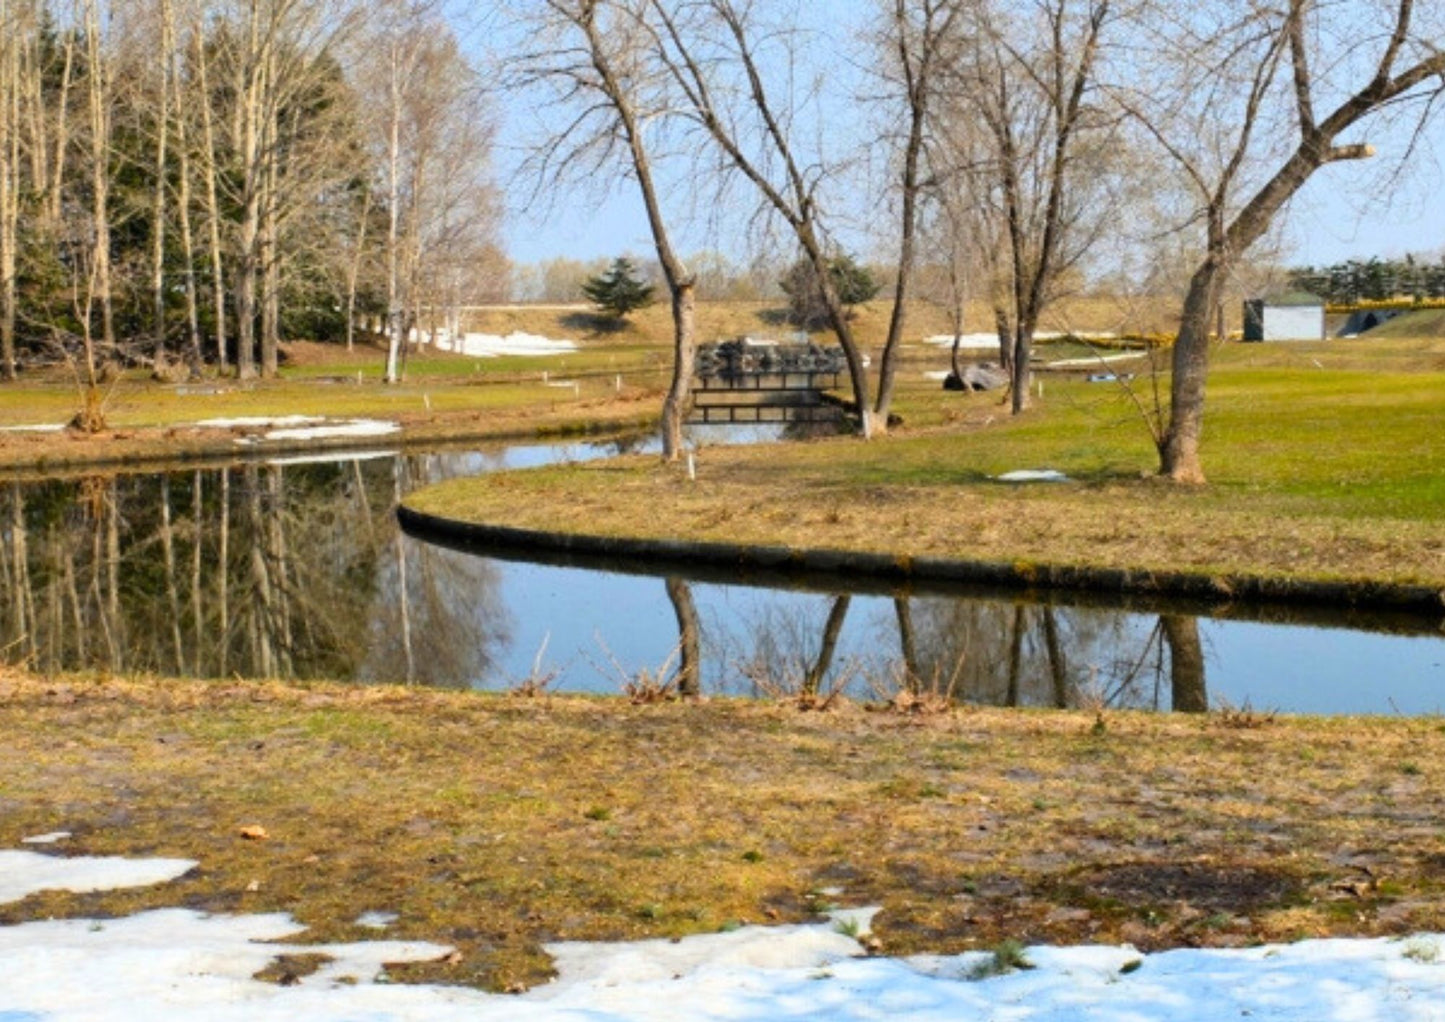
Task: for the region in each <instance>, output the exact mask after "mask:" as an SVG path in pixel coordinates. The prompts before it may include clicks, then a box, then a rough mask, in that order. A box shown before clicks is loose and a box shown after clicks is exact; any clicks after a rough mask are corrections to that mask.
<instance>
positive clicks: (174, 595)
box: [161, 474, 186, 674]
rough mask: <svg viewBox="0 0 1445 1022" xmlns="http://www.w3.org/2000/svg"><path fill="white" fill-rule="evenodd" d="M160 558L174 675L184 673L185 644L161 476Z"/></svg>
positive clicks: (167, 485) (166, 487)
mask: <svg viewBox="0 0 1445 1022" xmlns="http://www.w3.org/2000/svg"><path fill="white" fill-rule="evenodd" d="M161 558H162V567H163V569H164V571H165V573H166V606H167V608H168V609H169V611H170V621H171V642H172V644H173V645H174V647H175V654H176V673H177V674H184V673H185V672H186V651H185V643H184V642H183V641H182V640H181V597H180V589H179V587H178V586H177V585H176V544H175V536H174V530H172V528H171V477H170V476H169V475H167V474H162V475H161Z"/></svg>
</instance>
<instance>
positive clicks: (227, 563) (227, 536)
mask: <svg viewBox="0 0 1445 1022" xmlns="http://www.w3.org/2000/svg"><path fill="white" fill-rule="evenodd" d="M217 503H218V504H219V505H220V513H221V522H220V525H219V526H218V527H217V529H216V645H217V647H218V650H217V656H216V675H217V677H221V678H224V677H225V676H226V673H227V671H228V670H229V669H230V663H229V659H230V651H231V604H230V581H231V470H230V469H229V468H223V469H221V492H220V494H219V495H218V496H217Z"/></svg>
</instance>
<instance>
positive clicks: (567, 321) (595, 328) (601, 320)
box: [561, 312, 632, 337]
mask: <svg viewBox="0 0 1445 1022" xmlns="http://www.w3.org/2000/svg"><path fill="white" fill-rule="evenodd" d="M561 323H562V325H563V326H565V327H566V328H567V329H568V330H576V331H579V332H582V333H585V334H587V335H588V336H591V337H611V336H615V335H616V334H620V333H622V332H624V331H626V330H628V329H629V328H630V327H631V325H632V324H630V323H628V322H627V320H625V319H623V318H622V317H620V316H611V315H608V314H606V313H602V312H569V313H567V315H565V316H563V317H562V319H561Z"/></svg>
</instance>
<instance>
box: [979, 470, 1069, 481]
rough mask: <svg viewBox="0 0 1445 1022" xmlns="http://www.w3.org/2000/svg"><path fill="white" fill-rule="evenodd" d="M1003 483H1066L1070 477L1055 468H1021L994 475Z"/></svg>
mask: <svg viewBox="0 0 1445 1022" xmlns="http://www.w3.org/2000/svg"><path fill="white" fill-rule="evenodd" d="M994 478H995V479H997V480H998V481H999V482H1001V483H1066V482H1068V481H1069V477H1068V476H1066V475H1064V473H1062V472H1060V471H1059V470H1058V469H1054V468H1042V469H1040V468H1020V469H1015V470H1014V471H1012V472H1005V473H1004V474H1003V475H1001V476H994Z"/></svg>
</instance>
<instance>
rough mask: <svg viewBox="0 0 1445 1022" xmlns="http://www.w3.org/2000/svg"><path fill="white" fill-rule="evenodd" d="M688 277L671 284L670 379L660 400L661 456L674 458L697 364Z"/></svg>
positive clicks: (679, 447) (680, 445) (678, 451)
mask: <svg viewBox="0 0 1445 1022" xmlns="http://www.w3.org/2000/svg"><path fill="white" fill-rule="evenodd" d="M693 290H694V289H693V282H692V280H691V279H690V278H686V279H683V280H681V281H680V282H679V283H678V284H677V285H676V286H675V287H673V288H672V383H671V384H670V385H669V386H668V388H667V397H666V398H665V399H664V400H663V402H662V457H663V458H664V459H665V460H667V461H676V460H677V459H678V458H679V457H681V455H682V450H683V438H682V432H683V425H684V424H685V423H686V422H687V415H688V410H689V408H690V407H691V404H692V377H693V374H694V372H696V368H697V342H696V329H697V327H696V311H697V310H696V301H695V296H694V294H693Z"/></svg>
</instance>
